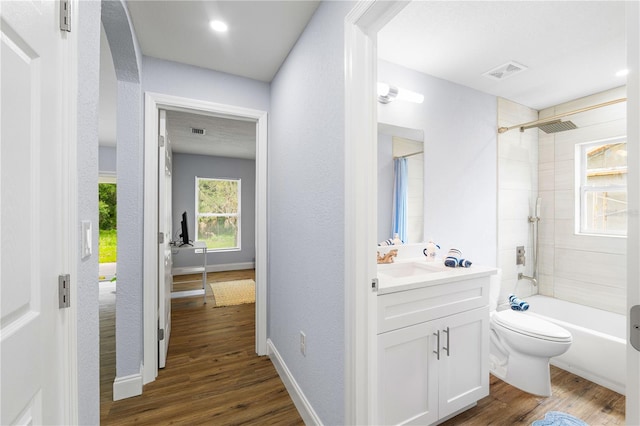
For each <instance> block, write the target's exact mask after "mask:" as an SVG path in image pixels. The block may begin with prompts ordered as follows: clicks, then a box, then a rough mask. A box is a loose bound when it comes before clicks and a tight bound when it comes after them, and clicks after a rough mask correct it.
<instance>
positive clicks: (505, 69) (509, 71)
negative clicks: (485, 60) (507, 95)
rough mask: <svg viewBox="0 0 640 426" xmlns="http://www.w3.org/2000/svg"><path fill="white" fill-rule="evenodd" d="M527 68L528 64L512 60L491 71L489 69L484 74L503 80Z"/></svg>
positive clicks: (493, 78)
mask: <svg viewBox="0 0 640 426" xmlns="http://www.w3.org/2000/svg"><path fill="white" fill-rule="evenodd" d="M525 70H527V67H526V66H524V65H522V64H519V63H517V62H513V61H511V62H507V63H506V64H504V65H500V66H499V67H497V68H494V69H492V70H490V71H487V72H486V73H484V74H482V75H484V76H485V77H488V78H490V79H492V80H498V81H502V80H504V79H505V78H507V77H511V76H513V75H515V74H518V73H521V72H522V71H525Z"/></svg>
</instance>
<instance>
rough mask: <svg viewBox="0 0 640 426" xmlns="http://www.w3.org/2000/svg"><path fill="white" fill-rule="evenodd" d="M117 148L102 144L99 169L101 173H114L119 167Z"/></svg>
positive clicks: (99, 154)
mask: <svg viewBox="0 0 640 426" xmlns="http://www.w3.org/2000/svg"><path fill="white" fill-rule="evenodd" d="M116 162H117V155H116V148H115V147H113V146H101V147H99V150H98V171H99V172H100V173H109V174H114V173H116V170H117V169H118V167H117V165H116Z"/></svg>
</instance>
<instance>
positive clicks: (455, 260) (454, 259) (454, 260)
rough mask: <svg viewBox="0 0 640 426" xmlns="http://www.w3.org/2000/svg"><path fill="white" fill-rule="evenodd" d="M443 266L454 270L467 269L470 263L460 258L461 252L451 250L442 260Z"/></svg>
mask: <svg viewBox="0 0 640 426" xmlns="http://www.w3.org/2000/svg"><path fill="white" fill-rule="evenodd" d="M444 266H448V267H449V268H455V267H456V266H460V267H463V268H468V267H469V266H471V262H470V261H468V260H467V259H463V258H462V252H461V251H460V250H458V249H455V248H452V249H449V253H447V257H445V259H444Z"/></svg>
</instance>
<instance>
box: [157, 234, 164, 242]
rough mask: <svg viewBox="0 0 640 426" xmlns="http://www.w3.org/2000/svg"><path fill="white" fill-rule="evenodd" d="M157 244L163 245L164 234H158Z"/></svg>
mask: <svg viewBox="0 0 640 426" xmlns="http://www.w3.org/2000/svg"><path fill="white" fill-rule="evenodd" d="M158 244H164V233H162V232H158Z"/></svg>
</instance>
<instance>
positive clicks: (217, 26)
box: [209, 20, 229, 33]
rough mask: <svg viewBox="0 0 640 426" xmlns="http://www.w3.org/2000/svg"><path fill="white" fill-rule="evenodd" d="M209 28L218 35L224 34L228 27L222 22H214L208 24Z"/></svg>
mask: <svg viewBox="0 0 640 426" xmlns="http://www.w3.org/2000/svg"><path fill="white" fill-rule="evenodd" d="M209 26H210V27H211V29H212V30H214V31H217V32H219V33H223V32H226V31H227V29H228V28H229V27H227V24H225V23H224V22H222V21H218V20H214V21H211V22H209Z"/></svg>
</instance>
